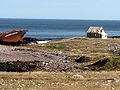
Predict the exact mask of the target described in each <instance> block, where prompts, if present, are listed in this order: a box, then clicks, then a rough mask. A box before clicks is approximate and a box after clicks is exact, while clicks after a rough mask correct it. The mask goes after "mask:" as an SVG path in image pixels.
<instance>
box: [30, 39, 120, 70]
mask: <svg viewBox="0 0 120 90" xmlns="http://www.w3.org/2000/svg"><path fill="white" fill-rule="evenodd" d="M30 47H31V48H34V49H37V50H44V51H51V52H58V53H66V54H69V55H71V56H87V57H90V58H91V59H90V61H88V63H89V64H90V63H95V62H97V61H99V60H100V59H101V58H104V57H109V58H110V62H109V63H107V64H106V65H104V66H103V67H102V69H103V70H109V71H110V70H120V39H119V38H108V39H98V38H97V39H95V38H74V39H64V40H60V41H53V42H50V43H46V44H39V45H33V46H30ZM116 52H117V53H116ZM85 65H86V64H85ZM80 67H81V66H80ZM78 68H79V67H78Z"/></svg>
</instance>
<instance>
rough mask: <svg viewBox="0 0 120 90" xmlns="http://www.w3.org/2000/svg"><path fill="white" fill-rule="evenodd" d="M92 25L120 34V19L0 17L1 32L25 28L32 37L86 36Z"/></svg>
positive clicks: (112, 33)
mask: <svg viewBox="0 0 120 90" xmlns="http://www.w3.org/2000/svg"><path fill="white" fill-rule="evenodd" d="M90 25H92V26H103V27H104V29H105V31H106V32H107V33H108V36H120V21H106V20H104V21H103V20H102V21H101V20H44V19H0V32H4V31H9V30H12V29H24V30H28V32H27V34H26V36H30V37H36V38H42V39H57V38H71V37H82V36H85V35H86V31H87V29H88V27H89V26H90Z"/></svg>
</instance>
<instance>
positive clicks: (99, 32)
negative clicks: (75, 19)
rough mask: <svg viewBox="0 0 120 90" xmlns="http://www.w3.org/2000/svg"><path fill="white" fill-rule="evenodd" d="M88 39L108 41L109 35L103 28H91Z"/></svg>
mask: <svg viewBox="0 0 120 90" xmlns="http://www.w3.org/2000/svg"><path fill="white" fill-rule="evenodd" d="M87 37H89V38H102V39H107V33H106V32H105V31H104V29H103V27H95V26H90V27H89V28H88V31H87Z"/></svg>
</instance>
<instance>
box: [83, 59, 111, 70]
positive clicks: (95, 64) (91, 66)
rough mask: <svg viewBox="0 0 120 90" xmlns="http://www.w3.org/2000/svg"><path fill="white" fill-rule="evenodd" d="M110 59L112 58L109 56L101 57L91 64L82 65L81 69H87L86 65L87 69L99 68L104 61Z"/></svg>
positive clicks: (106, 61)
mask: <svg viewBox="0 0 120 90" xmlns="http://www.w3.org/2000/svg"><path fill="white" fill-rule="evenodd" d="M111 60H112V59H111V57H104V58H101V59H100V60H99V61H97V62H95V63H93V64H91V65H87V66H84V68H83V70H87V69H86V67H87V68H88V69H89V70H100V69H101V67H103V66H104V65H105V64H106V63H108V62H110V61H111Z"/></svg>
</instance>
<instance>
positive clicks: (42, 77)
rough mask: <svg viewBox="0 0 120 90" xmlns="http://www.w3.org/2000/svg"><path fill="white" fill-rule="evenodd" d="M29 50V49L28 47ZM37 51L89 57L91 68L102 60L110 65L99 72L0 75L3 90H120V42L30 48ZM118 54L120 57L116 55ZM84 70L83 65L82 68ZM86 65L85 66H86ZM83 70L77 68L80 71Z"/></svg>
mask: <svg viewBox="0 0 120 90" xmlns="http://www.w3.org/2000/svg"><path fill="white" fill-rule="evenodd" d="M25 47H26V46H25ZM27 47H29V48H32V49H36V50H43V51H50V52H57V53H63V54H67V55H70V56H87V57H90V59H91V60H90V61H88V62H87V63H89V65H91V63H93V64H94V63H95V62H97V61H99V60H101V58H104V57H109V58H110V61H109V62H108V63H106V64H105V65H103V66H102V67H100V68H102V70H100V71H91V70H87V71H81V70H78V71H77V72H76V71H75V72H42V71H38V72H24V73H17V72H16V73H15V72H0V90H119V89H120V54H119V50H120V39H114V38H113V39H112V38H110V39H88V38H76V39H64V40H61V41H52V42H50V43H46V44H37V45H32V46H27ZM116 51H117V53H116ZM80 65H81V66H84V64H80ZM85 65H86V64H85ZM81 66H79V67H75V68H76V69H80V68H81Z"/></svg>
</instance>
